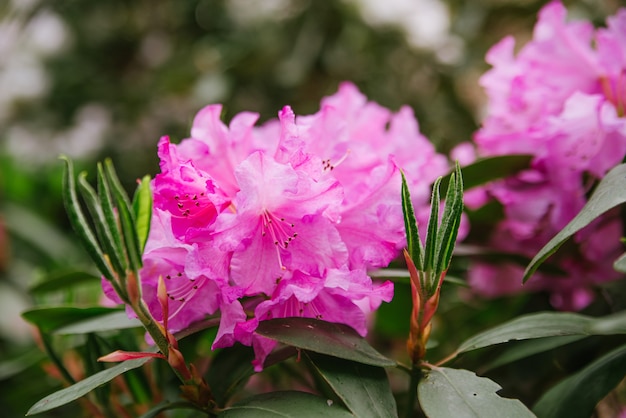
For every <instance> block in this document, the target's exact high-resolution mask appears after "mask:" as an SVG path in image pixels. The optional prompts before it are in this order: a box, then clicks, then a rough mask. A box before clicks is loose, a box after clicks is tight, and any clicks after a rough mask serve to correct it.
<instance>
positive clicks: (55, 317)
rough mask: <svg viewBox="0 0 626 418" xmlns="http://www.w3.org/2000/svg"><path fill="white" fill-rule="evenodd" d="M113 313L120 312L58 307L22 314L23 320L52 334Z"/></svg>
mask: <svg viewBox="0 0 626 418" xmlns="http://www.w3.org/2000/svg"><path fill="white" fill-rule="evenodd" d="M112 312H119V309H113V308H105V307H102V306H96V307H92V308H76V307H73V306H57V307H49V308H35V309H30V310H28V311H25V312H22V318H24V319H25V320H27V321H28V322H30V323H31V324H34V325H36V326H38V327H39V328H41V330H42V331H44V332H50V331H54V330H56V329H57V328H60V327H62V326H65V325H69V324H72V323H75V322H78V321H81V320H84V319H88V318H94V317H97V316H102V315H105V314H108V313H112Z"/></svg>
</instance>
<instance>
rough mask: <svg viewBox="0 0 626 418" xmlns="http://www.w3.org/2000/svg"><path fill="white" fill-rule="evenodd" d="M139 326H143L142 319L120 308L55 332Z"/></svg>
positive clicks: (86, 331) (84, 331)
mask: <svg viewBox="0 0 626 418" xmlns="http://www.w3.org/2000/svg"><path fill="white" fill-rule="evenodd" d="M139 327H141V321H139V320H138V319H136V318H133V319H130V318H129V317H128V315H126V312H124V311H119V310H118V311H115V312H111V313H108V314H105V315H98V316H96V317H95V318H90V319H85V320H82V321H78V322H76V323H73V324H70V325H65V326H62V327H60V328H58V329H56V330H55V331H54V332H53V333H54V334H60V335H70V334H88V333H92V332H103V331H116V330H119V329H127V328H139Z"/></svg>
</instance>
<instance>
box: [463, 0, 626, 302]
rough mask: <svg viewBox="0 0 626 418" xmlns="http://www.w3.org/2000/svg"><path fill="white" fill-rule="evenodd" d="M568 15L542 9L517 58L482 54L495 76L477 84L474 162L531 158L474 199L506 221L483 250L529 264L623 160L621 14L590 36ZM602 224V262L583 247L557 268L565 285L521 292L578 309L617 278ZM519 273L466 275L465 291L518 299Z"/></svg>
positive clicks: (614, 251)
mask: <svg viewBox="0 0 626 418" xmlns="http://www.w3.org/2000/svg"><path fill="white" fill-rule="evenodd" d="M566 14H567V11H566V9H565V7H564V6H563V5H562V4H561V3H560V2H556V1H555V2H551V3H549V4H548V5H546V6H544V7H543V9H542V10H541V11H540V12H539V20H538V22H537V24H536V26H535V29H534V33H533V39H532V40H531V41H530V42H529V43H527V44H526V45H524V46H523V47H522V48H521V49H520V51H519V53H518V54H517V55H515V54H514V40H513V38H512V37H507V38H504V39H503V40H502V41H500V42H499V43H498V44H496V45H495V46H494V47H492V49H491V50H490V51H489V52H488V54H487V61H488V62H489V63H490V64H491V65H492V66H493V68H492V69H491V70H489V71H488V72H487V73H485V75H483V77H482V78H481V84H482V85H483V87H484V88H485V90H486V92H487V95H488V98H489V101H488V108H487V111H488V113H487V116H486V118H485V120H484V122H483V126H482V127H481V129H480V130H479V131H478V132H477V133H476V135H475V137H474V140H475V143H476V146H477V156H478V157H484V156H494V155H507V154H531V155H533V156H534V158H533V160H532V162H531V166H530V167H529V169H527V170H525V171H522V172H521V173H519V174H518V175H516V176H514V177H512V178H508V179H506V180H503V181H499V182H495V183H493V184H492V185H490V186H488V187H487V188H484V189H481V192H482V193H483V195H482V197H479V194H478V193H481V192H477V194H476V196H474V197H476V198H477V200H476V202H477V203H478V204H480V203H481V200H482V202H485V201H486V199H485V197H486V196H491V197H492V198H495V199H496V200H497V201H499V202H500V203H501V204H502V205H503V208H504V215H505V218H504V220H503V221H502V222H500V223H499V224H498V225H497V227H496V230H495V232H494V233H493V235H492V236H491V238H490V244H491V245H492V246H494V247H495V248H498V249H501V250H510V251H513V252H516V253H521V254H523V255H525V256H528V257H532V256H533V255H534V254H535V253H536V252H537V251H538V250H539V249H540V248H541V247H542V246H543V245H545V244H546V243H547V242H548V240H549V239H550V238H552V237H553V236H554V235H556V233H557V232H559V231H560V230H561V229H562V228H563V227H564V226H565V225H567V223H568V222H569V221H570V220H571V219H572V218H573V217H574V216H575V215H576V214H577V213H578V212H579V211H580V209H581V208H582V207H583V205H584V204H585V202H586V199H587V194H588V192H589V188H590V186H591V184H592V183H590V182H589V180H593V179H600V178H602V177H603V176H604V174H606V172H607V171H608V170H610V169H611V168H612V167H614V166H615V165H616V164H618V163H620V162H621V161H622V159H623V158H624V155H625V154H626V118H624V107H623V104H624V101H625V100H626V89H625V88H624V86H625V83H626V59H625V54H624V51H625V50H626V49H625V48H626V46H625V44H624V42H625V41H626V24H625V21H626V9H622V10H620V11H619V12H618V14H617V16H615V17H612V18H609V19H608V25H609V26H608V28H605V29H598V30H597V31H595V30H594V27H593V26H592V25H591V23H589V22H566ZM594 43H595V45H596V47H595V48H594ZM608 216H609V217H610V216H615V215H608ZM605 218H606V217H605ZM605 222H606V223H608V224H610V225H612V227H613V228H615V229H614V230H612V231H611V236H610V241H608V239H609V238H608V237H607V236H606V235H604V236H605V240H607V243H606V244H605V245H604V247H605V248H604V250H603V251H602V257H597V254H596V256H593V257H592V256H591V252H590V251H593V250H592V249H591V246H589V245H584V243H581V245H580V246H579V247H578V250H577V251H578V252H579V254H573V255H570V256H569V257H571V262H569V261H567V260H562V261H561V267H562V268H563V269H564V270H565V271H566V273H567V275H568V279H569V280H565V279H563V280H561V279H556V278H555V277H552V276H547V275H545V274H543V275H537V276H536V277H534V278H532V279H531V280H530V281H529V284H528V285H527V286H528V288H529V289H535V290H548V291H549V292H551V293H552V295H553V296H552V300H553V302H554V304H555V306H557V307H559V308H563V309H582V308H584V307H585V306H586V305H587V304H588V303H589V302H591V300H592V297H591V294H592V292H591V286H593V285H594V284H595V283H599V282H602V281H607V280H612V279H615V278H616V277H619V275H617V274H616V273H615V272H614V271H613V270H612V269H610V268H606V266H609V267H610V266H611V265H612V262H613V260H614V259H615V257H616V256H617V255H618V254H619V250H620V247H621V245H620V243H619V233H620V231H621V223H620V222H619V220H617V219H616V218H615V219H607V220H606V221H605ZM600 223H601V222H600ZM600 223H597V224H596V225H599V224H600ZM603 233H604V232H603ZM596 234H600V231H599V230H597V227H596V229H595V230H594V228H593V227H590V228H588V229H587V230H586V231H583V232H581V233H579V234H578V238H577V240H579V241H580V237H582V236H585V237H587V239H588V240H593V239H594V236H596ZM563 257H565V258H567V257H566V256H563ZM489 269H492V270H491V271H490V270H489ZM521 273H522V270H521V269H519V268H515V267H513V266H508V267H506V273H505V272H504V270H501V269H500V267H498V266H489V265H481V266H480V267H476V268H475V269H473V271H471V274H470V281H471V282H472V284H473V286H474V288H475V289H476V290H477V291H478V292H479V293H482V294H484V295H488V296H497V295H501V294H506V293H513V292H515V291H521V290H522V286H521ZM583 294H584V295H587V296H585V297H583V296H581V295H583Z"/></svg>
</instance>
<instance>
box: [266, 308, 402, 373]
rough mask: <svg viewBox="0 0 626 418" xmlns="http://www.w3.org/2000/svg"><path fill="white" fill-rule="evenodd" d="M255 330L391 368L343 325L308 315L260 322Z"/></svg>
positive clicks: (392, 363)
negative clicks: (307, 316)
mask: <svg viewBox="0 0 626 418" xmlns="http://www.w3.org/2000/svg"><path fill="white" fill-rule="evenodd" d="M256 333H257V334H259V335H262V336H264V337H267V338H271V339H273V340H276V341H279V342H281V343H283V344H288V345H291V346H294V347H297V348H303V349H305V350H310V351H313V352H316V353H321V354H327V355H329V356H333V357H339V358H343V359H347V360H352V361H356V362H359V363H364V364H370V365H372V366H381V367H393V366H395V365H396V362H395V361H393V360H391V359H388V358H387V357H385V356H383V355H382V354H380V353H379V352H378V351H376V350H375V349H374V348H373V347H372V346H371V345H369V344H368V343H367V341H365V339H364V338H363V337H361V336H360V335H359V334H357V332H356V331H355V330H353V329H352V328H350V327H349V326H347V325H343V324H334V323H331V322H326V321H321V320H317V319H312V318H277V319H270V320H269V321H261V322H260V323H259V326H258V328H257V329H256Z"/></svg>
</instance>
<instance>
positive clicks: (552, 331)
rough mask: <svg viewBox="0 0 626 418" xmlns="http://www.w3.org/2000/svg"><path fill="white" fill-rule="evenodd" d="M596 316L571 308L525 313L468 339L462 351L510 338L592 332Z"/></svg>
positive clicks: (502, 341)
mask: <svg viewBox="0 0 626 418" xmlns="http://www.w3.org/2000/svg"><path fill="white" fill-rule="evenodd" d="M592 322H593V319H592V318H590V317H586V316H583V315H579V314H575V313H569V312H542V313H536V314H530V315H525V316H521V317H519V318H516V319H514V320H512V321H509V322H506V323H504V324H502V325H498V326H496V327H494V328H492V329H490V330H487V331H485V332H481V333H480V334H477V335H475V336H473V337H470V338H469V339H467V340H466V341H465V342H464V343H463V344H461V346H460V347H459V348H458V350H457V351H458V352H459V353H463V352H466V351H471V350H476V349H478V348H482V347H488V346H490V345H494V344H501V343H506V342H509V341H518V340H528V339H532V338H542V337H554V336H557V335H589V329H590V326H591V324H592Z"/></svg>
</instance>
